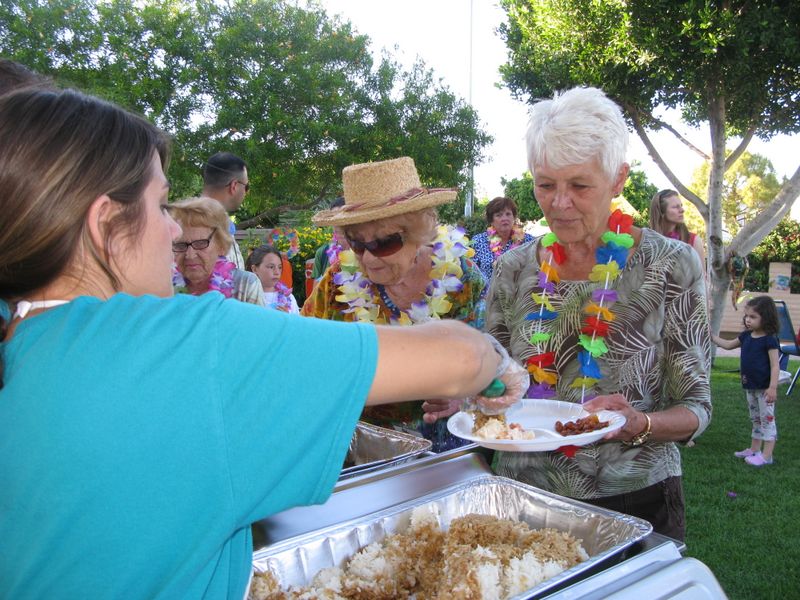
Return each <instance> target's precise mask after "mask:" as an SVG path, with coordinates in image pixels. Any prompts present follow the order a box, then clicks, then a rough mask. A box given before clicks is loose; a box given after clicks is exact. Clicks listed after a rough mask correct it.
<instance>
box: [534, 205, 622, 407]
mask: <svg viewBox="0 0 800 600" xmlns="http://www.w3.org/2000/svg"><path fill="white" fill-rule="evenodd" d="M632 225H633V218H632V217H630V216H629V215H626V214H624V213H623V212H622V211H620V210H619V209H617V210H615V211H614V212H613V213H612V214H611V216H610V217H609V218H608V229H609V230H608V231H606V232H605V233H604V234H603V235H602V236H601V238H600V239H601V240H602V242H603V245H601V246H600V247H598V248H597V250H596V251H595V261H596V263H595V265H594V267H592V271H591V273H590V274H589V280H590V281H592V282H594V283H598V284H600V285H601V287H599V288H596V289H594V290H593V291H592V297H591V301H590V302H589V303H588V304H587V305H586V307H585V308H584V324H583V326H582V327H581V333H580V334H579V336H578V345H579V346H580V347H581V348H582V350H580V351H579V352H578V367H579V372H580V375H579V376H578V377H576V378H575V379H574V380H573V382H572V383H571V384H570V387H572V388H576V389H580V390H581V403H583V402H587V401H588V400H591V399H592V398H594V397H595V396H596V394H595V393H593V392H592V389H593V388H594V386H595V385H596V384H597V382H598V381H600V379H602V378H603V375H602V373H601V371H600V366H599V365H598V364H597V360H596V359H597V358H599V357H600V356H602V355H604V354H606V353H607V352H608V346H606V343H605V336H606V335H607V334H608V329H609V326H610V323H611V322H612V321H613V320H614V317H615V316H614V313H613V312H612V311H611V309H610V308H609V307H610V306H611V305H613V304H614V302H616V301H617V292H616V291H615V290H614V289H612V288H611V284H612V283H613V282H614V281H615V280H616V279H617V278H618V277H619V276H620V274H621V273H622V269H624V268H625V264H626V261H627V258H628V252H629V250H630V249H631V248H632V247H633V243H634V240H633V236H631V235H630V231H631V227H632ZM541 244H542V247H544V248H545V249H546V260H545V261H544V262H542V264H541V266H540V267H539V273H538V279H539V281H538V287H539V288H540V289H541V293H537V292H533V294H531V298H532V299H533V301H534V303H536V304H537V305H538V306H539V309H538V311H534V312H532V313H530V314H528V315H527V316H526V317H525V319H526V320H528V321H533V322H534V323H535V324H534V328H533V333H532V335H531V337H530V339H529V343H530V344H531V345H532V346H533V347H534V349H535V351H536V354H534V355H533V356H530V357H529V358H528V359H527V361H526V363H527V368H528V371H529V372H530V373H531V376H532V377H533V379H534V381H535V382H536V383H535V384H534V385H532V386H531V387H530V388H529V390H528V396H529V397H532V398H553V397H554V396H555V395H556V389H555V386H556V383H557V382H558V373H557V372H556V370H555V368H554V365H555V363H556V353H555V351H552V350H551V351H546V346H545V344H546V343H547V342H548V340H550V338H551V336H552V334H551V333H550V332H548V331H545V323H547V322H552V321H555V319H556V318H557V317H558V312H557V311H556V310H555V309H554V307H553V304H552V303H551V302H550V298H551V297H553V296H554V295H555V293H556V284H557V283H559V282H560V278H559V276H558V271H557V270H556V268H555V266H553V263H555V264H556V265H560V264H562V263H563V262H564V261H565V260H566V258H567V255H566V252H565V250H564V247H563V246H562V245H561V244H560V243H559V241H558V238H557V237H556V235H555V234H554V233H552V232H550V233H548V234H547V235H545V236H544V237H543V238H542V241H541Z"/></svg>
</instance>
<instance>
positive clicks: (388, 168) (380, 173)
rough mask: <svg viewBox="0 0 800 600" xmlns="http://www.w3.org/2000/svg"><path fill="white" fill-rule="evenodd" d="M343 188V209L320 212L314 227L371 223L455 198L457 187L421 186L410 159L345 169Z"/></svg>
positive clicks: (315, 217) (397, 159)
mask: <svg viewBox="0 0 800 600" xmlns="http://www.w3.org/2000/svg"><path fill="white" fill-rule="evenodd" d="M342 187H343V188H344V206H340V207H339V208H334V209H331V210H323V211H320V212H318V213H317V214H315V215H314V217H313V218H312V219H311V220H312V221H313V223H314V224H315V225H319V226H327V225H336V226H341V225H354V224H355V223H368V222H370V221H377V220H378V219H385V218H386V217H393V216H395V215H402V214H405V213H410V212H415V211H418V210H422V209H423V208H428V207H430V206H438V205H440V204H445V203H447V202H452V201H453V200H455V198H456V189H455V188H424V187H422V184H421V183H420V181H419V175H418V174H417V168H416V167H415V166H414V161H413V160H412V159H411V158H409V157H407V156H403V157H401V158H395V159H393V160H384V161H381V162H371V163H363V164H360V165H351V166H349V167H345V168H344V170H343V171H342Z"/></svg>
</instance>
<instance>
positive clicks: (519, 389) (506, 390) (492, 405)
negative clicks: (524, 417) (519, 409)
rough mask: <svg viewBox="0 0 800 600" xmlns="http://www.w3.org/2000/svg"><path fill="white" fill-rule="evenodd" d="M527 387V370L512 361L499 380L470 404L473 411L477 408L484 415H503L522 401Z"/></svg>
mask: <svg viewBox="0 0 800 600" xmlns="http://www.w3.org/2000/svg"><path fill="white" fill-rule="evenodd" d="M501 384H502V385H501ZM529 385H530V375H529V374H528V370H527V369H524V368H523V367H522V366H521V365H519V364H517V363H516V362H514V361H513V360H512V361H511V362H509V364H508V367H507V368H506V370H505V371H504V372H503V373H502V374H501V375H500V377H499V379H495V380H494V381H492V383H491V384H489V386H488V387H486V388H485V389H484V390H483V391H482V392H481V393H480V394H479V395H478V396H476V397H475V398H473V399H471V401H470V404H471V405H472V406H473V410H474V409H475V408H477V409H478V410H480V411H481V412H482V413H483V414H485V415H499V414H503V413H504V412H506V410H508V409H509V407H511V406H513V405H514V404H516V403H517V402H519V401H520V400H521V399H522V397H523V396H524V395H525V392H527V391H528V386H529Z"/></svg>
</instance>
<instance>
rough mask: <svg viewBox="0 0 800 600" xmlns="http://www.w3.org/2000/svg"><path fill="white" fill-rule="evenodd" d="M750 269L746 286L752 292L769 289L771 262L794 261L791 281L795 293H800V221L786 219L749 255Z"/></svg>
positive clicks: (791, 287)
mask: <svg viewBox="0 0 800 600" xmlns="http://www.w3.org/2000/svg"><path fill="white" fill-rule="evenodd" d="M747 260H748V262H749V263H750V270H749V272H748V273H747V277H746V278H745V283H744V287H745V289H747V290H750V291H751V292H767V291H769V263H771V262H788V263H792V278H791V281H790V283H789V286H790V289H791V291H792V293H793V294H797V293H800V223H798V222H797V221H793V220H791V219H788V218H787V219H784V220H783V221H781V222H780V223H778V225H777V227H775V229H773V230H772V231H771V232H770V234H769V235H768V236H767V237H766V238H764V240H763V241H762V242H761V243H760V244H759V245H758V246H756V248H755V249H754V250H753V251H752V252H751V253H750V254H749V255H748V257H747Z"/></svg>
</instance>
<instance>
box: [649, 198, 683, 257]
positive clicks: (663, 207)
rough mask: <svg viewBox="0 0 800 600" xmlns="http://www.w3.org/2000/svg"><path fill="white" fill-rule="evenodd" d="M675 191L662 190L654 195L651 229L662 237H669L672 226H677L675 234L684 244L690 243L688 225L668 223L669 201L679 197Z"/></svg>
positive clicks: (651, 207)
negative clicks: (668, 231) (668, 233)
mask: <svg viewBox="0 0 800 600" xmlns="http://www.w3.org/2000/svg"><path fill="white" fill-rule="evenodd" d="M678 195H679V194H678V192H676V191H675V190H661V191H660V192H656V193H655V194H653V198H652V200H650V229H653V230H655V231H657V232H658V233H660V234H661V235H667V230H668V229H670V226H671V225H674V226H675V232H676V233H677V234H678V237H679V238H680V240H681V241H682V242H686V243H687V244H688V243H689V229H688V228H687V227H686V223H671V222H669V221H667V200H669V199H670V198H672V197H673V196H678Z"/></svg>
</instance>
